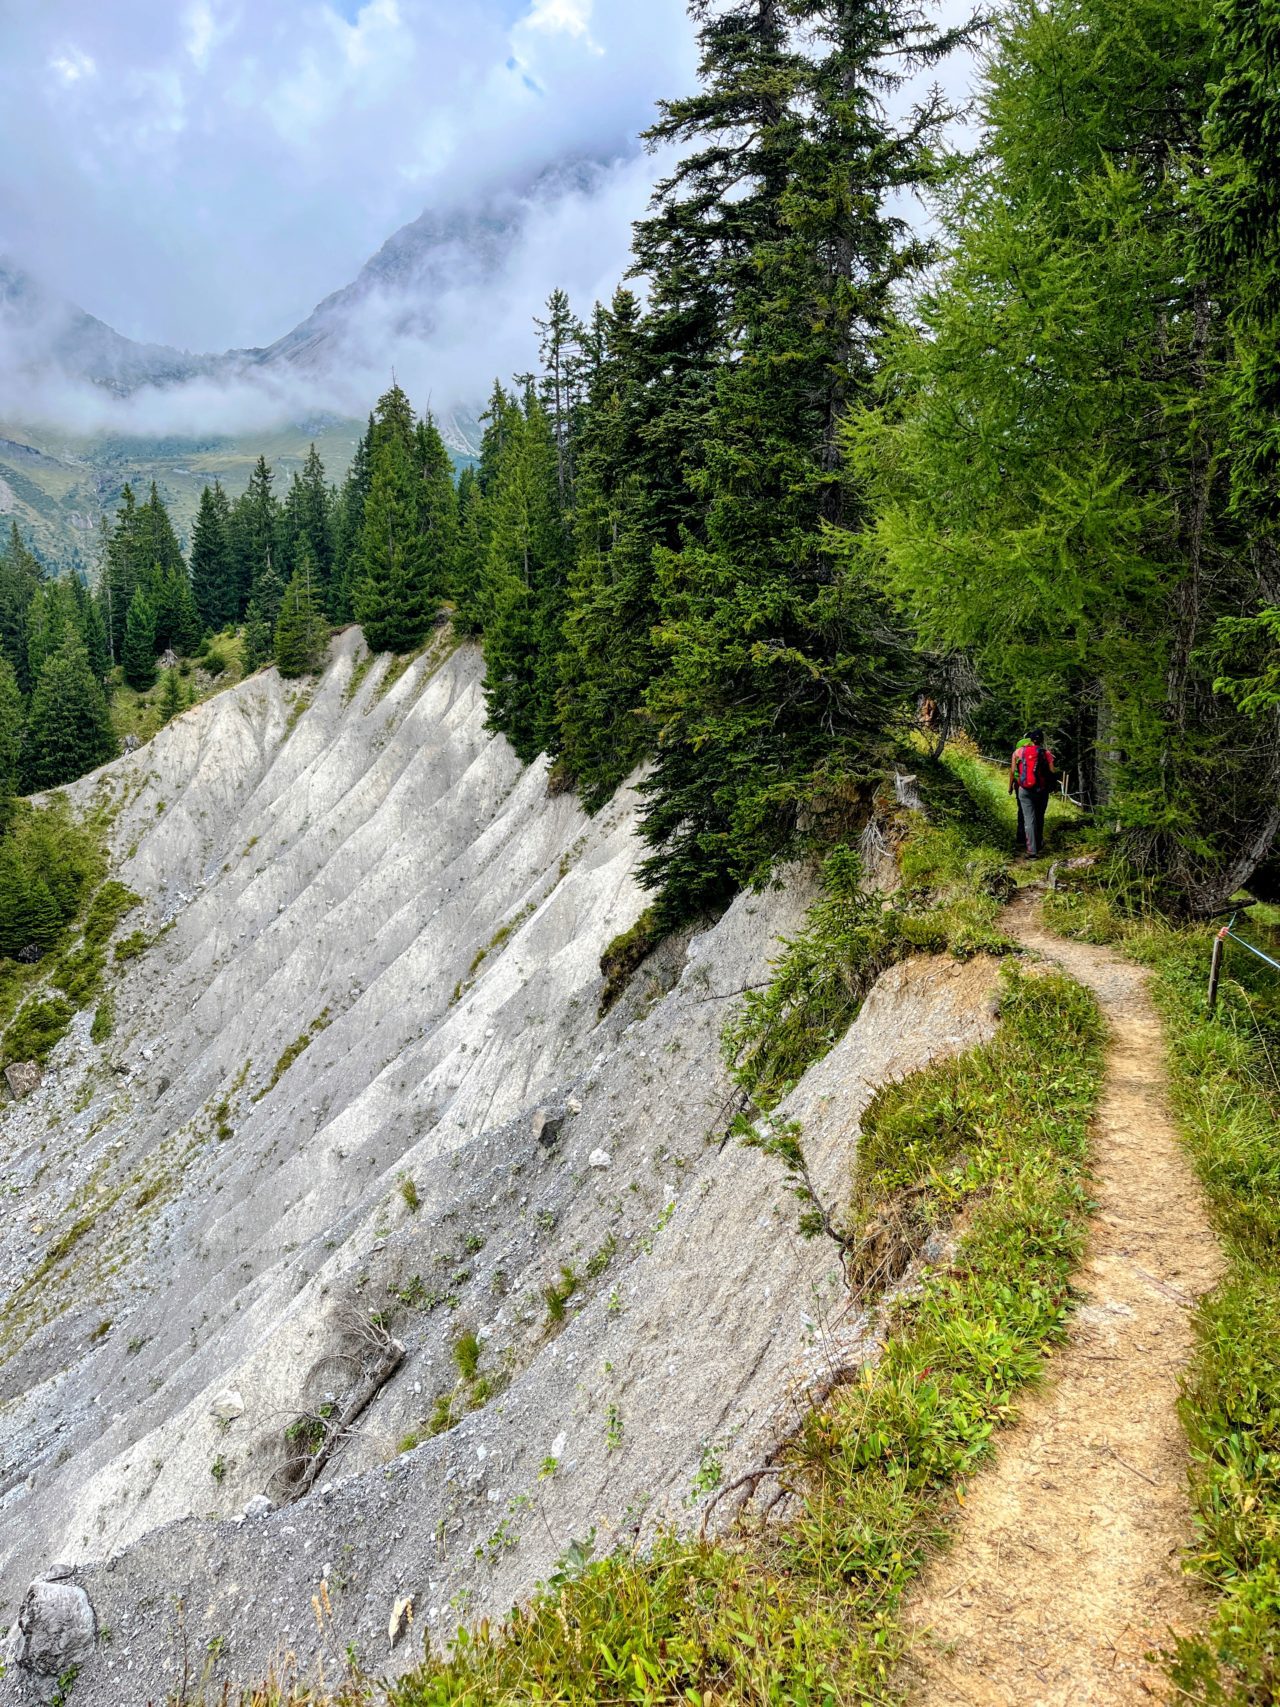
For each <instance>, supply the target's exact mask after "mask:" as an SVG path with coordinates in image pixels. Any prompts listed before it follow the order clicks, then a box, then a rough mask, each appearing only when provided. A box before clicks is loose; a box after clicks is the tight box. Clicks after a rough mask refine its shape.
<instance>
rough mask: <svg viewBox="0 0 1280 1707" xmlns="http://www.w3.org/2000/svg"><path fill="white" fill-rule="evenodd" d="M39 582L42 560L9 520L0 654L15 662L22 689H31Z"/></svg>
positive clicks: (0, 566) (2, 556)
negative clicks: (32, 617) (32, 615)
mask: <svg viewBox="0 0 1280 1707" xmlns="http://www.w3.org/2000/svg"><path fill="white" fill-rule="evenodd" d="M40 583H41V574H40V564H39V562H38V561H37V559H36V557H35V554H34V553H33V552H31V551H29V550H28V549H27V547H26V546H25V545H24V544H23V541H22V536H21V534H20V533H19V532H18V524H17V522H10V524H9V539H8V544H7V547H6V548H5V549H4V550H3V551H0V654H3V656H4V657H6V658H7V659H8V660H9V663H10V664H11V665H12V666H13V670H14V673H15V675H16V676H17V680H18V685H19V687H20V688H21V690H22V691H23V693H29V692H30V691H31V672H30V665H29V663H28V656H27V633H28V613H29V612H30V609H31V602H32V600H33V599H34V598H35V596H36V594H37V592H38V591H39V588H40Z"/></svg>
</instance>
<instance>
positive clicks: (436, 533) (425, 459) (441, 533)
mask: <svg viewBox="0 0 1280 1707" xmlns="http://www.w3.org/2000/svg"><path fill="white" fill-rule="evenodd" d="M413 440H414V442H413V450H414V462H415V464H416V467H417V471H418V480H419V486H418V530H419V532H420V533H421V534H422V537H423V543H424V545H425V547H426V561H425V566H424V567H425V574H426V578H427V589H428V594H429V596H430V597H431V598H432V599H433V600H436V601H438V600H440V599H442V598H444V597H446V596H447V595H448V594H449V593H450V592H451V591H452V587H453V579H454V574H455V572H456V569H457V561H458V494H457V489H456V487H455V486H454V483H453V458H452V457H451V456H450V455H449V451H448V448H447V446H446V445H445V442H444V440H443V439H442V438H441V436H440V429H439V428H438V427H437V426H436V424H435V421H434V419H433V418H432V417H431V416H430V415H428V416H427V417H426V419H425V420H422V421H419V422H418V424H417V426H416V427H415V428H414V435H413Z"/></svg>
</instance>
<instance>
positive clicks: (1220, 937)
mask: <svg viewBox="0 0 1280 1707" xmlns="http://www.w3.org/2000/svg"><path fill="white" fill-rule="evenodd" d="M1226 943H1227V933H1226V931H1225V929H1224V930H1220V931H1219V932H1218V934H1217V936H1216V937H1214V939H1213V959H1212V960H1211V961H1210V962H1209V1012H1210V1013H1212V1012H1213V1010H1214V1009H1215V1008H1216V1007H1217V1005H1218V979H1219V978H1220V977H1221V976H1222V953H1223V950H1224V948H1225V947H1226Z"/></svg>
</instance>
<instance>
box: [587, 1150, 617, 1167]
mask: <svg viewBox="0 0 1280 1707" xmlns="http://www.w3.org/2000/svg"><path fill="white" fill-rule="evenodd" d="M587 1166H588V1167H589V1168H611V1167H612V1166H613V1157H612V1156H611V1155H610V1154H609V1152H608V1151H607V1150H593V1151H592V1152H591V1154H590V1155H589V1156H588V1157H587Z"/></svg>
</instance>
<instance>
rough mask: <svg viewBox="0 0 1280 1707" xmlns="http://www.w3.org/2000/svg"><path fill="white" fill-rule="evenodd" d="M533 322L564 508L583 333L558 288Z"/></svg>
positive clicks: (567, 499) (567, 501) (569, 484)
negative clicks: (544, 311) (543, 315)
mask: <svg viewBox="0 0 1280 1707" xmlns="http://www.w3.org/2000/svg"><path fill="white" fill-rule="evenodd" d="M534 325H535V326H536V327H537V329H538V331H539V332H540V333H541V343H540V347H539V353H540V355H541V359H542V386H541V392H542V406H543V408H544V409H545V410H546V412H547V418H548V420H549V421H550V422H551V434H552V437H553V438H554V439H555V445H556V487H557V491H558V493H559V497H560V506H561V508H562V509H567V508H568V507H569V506H570V505H571V503H572V496H573V433H574V424H575V416H576V414H577V409H578V403H579V399H580V395H581V385H582V374H583V349H582V346H583V340H584V333H583V328H582V323H581V321H579V320H578V318H577V317H576V316H575V314H574V312H573V309H572V307H571V306H570V303H569V297H568V293H567V292H565V291H563V290H561V289H559V288H558V287H557V289H555V290H553V291H552V293H551V295H550V297H549V298H548V299H547V318H546V319H545V320H537V319H535V321H534Z"/></svg>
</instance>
